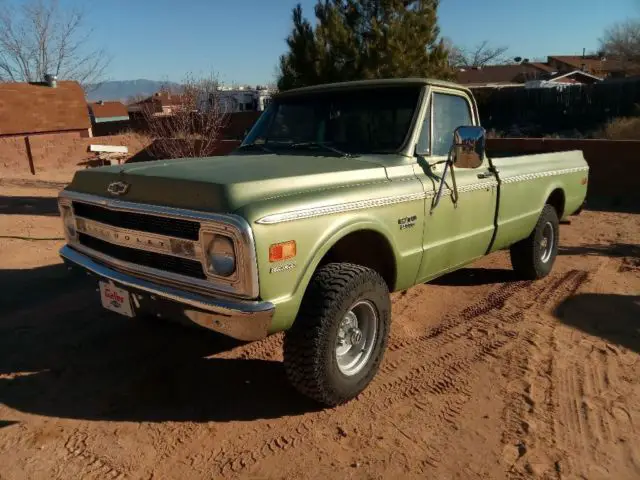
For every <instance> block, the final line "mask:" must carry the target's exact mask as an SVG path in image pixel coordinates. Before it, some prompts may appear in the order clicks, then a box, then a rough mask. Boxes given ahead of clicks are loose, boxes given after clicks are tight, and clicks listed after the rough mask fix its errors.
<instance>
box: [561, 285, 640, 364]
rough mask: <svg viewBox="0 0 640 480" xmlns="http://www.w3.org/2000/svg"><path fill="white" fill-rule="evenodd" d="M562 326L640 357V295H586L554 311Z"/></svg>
mask: <svg viewBox="0 0 640 480" xmlns="http://www.w3.org/2000/svg"><path fill="white" fill-rule="evenodd" d="M554 315H555V316H556V317H557V318H558V319H560V320H561V321H562V322H563V323H565V324H567V325H570V326H572V327H575V328H578V329H580V330H582V331H583V332H586V333H588V334H589V335H594V336H597V337H600V338H602V339H604V340H607V341H609V342H611V343H615V344H618V345H620V346H623V347H625V348H628V349H630V350H632V351H634V352H636V353H640V295H616V294H598V293H584V294H579V295H575V296H573V297H569V298H567V299H566V300H565V301H564V302H562V303H561V304H560V305H558V307H556V309H555V310H554Z"/></svg>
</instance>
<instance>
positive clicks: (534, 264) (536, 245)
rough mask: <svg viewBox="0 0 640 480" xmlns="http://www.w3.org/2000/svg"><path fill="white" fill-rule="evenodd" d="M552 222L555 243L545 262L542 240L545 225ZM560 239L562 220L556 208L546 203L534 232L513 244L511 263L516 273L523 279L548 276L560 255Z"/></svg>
mask: <svg viewBox="0 0 640 480" xmlns="http://www.w3.org/2000/svg"><path fill="white" fill-rule="evenodd" d="M547 223H550V224H551V226H552V229H553V244H552V250H551V255H550V257H549V259H548V260H547V261H546V262H545V261H543V260H542V248H541V245H540V241H541V240H542V236H543V231H544V228H545V225H546V224H547ZM559 240H560V222H559V220H558V214H557V213H556V209H555V208H553V207H552V206H551V205H545V206H544V208H543V209H542V213H541V214H540V217H539V218H538V222H537V223H536V226H535V228H534V229H533V232H531V235H529V236H528V237H527V238H525V239H524V240H520V241H519V242H518V243H514V244H513V245H512V246H511V249H510V252H511V265H512V266H513V269H514V270H515V272H516V274H517V275H518V276H519V277H520V278H523V279H527V280H537V279H539V278H543V277H546V276H547V275H548V274H549V272H551V269H552V268H553V264H554V262H555V260H556V256H557V255H558V242H559Z"/></svg>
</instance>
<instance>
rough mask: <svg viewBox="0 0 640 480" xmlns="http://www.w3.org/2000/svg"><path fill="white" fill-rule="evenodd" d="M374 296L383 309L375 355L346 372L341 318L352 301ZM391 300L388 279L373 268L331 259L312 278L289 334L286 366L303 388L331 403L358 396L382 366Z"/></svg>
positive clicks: (379, 310) (376, 305) (375, 303)
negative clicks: (339, 345) (339, 350)
mask: <svg viewBox="0 0 640 480" xmlns="http://www.w3.org/2000/svg"><path fill="white" fill-rule="evenodd" d="M359 300H368V301H369V302H370V303H371V304H373V306H374V308H375V309H376V310H377V314H378V328H377V335H376V338H375V341H374V346H373V350H372V352H371V355H370V357H369V359H368V361H367V362H366V364H364V366H363V367H362V369H361V370H360V371H359V372H357V373H355V374H354V375H351V376H347V375H344V374H343V373H342V372H341V371H340V369H339V367H338V364H337V360H336V355H335V345H336V338H337V335H338V329H339V325H340V322H341V321H342V319H343V318H344V316H345V314H346V313H347V312H348V311H349V309H350V308H351V306H352V305H354V303H356V302H357V301H359ZM390 325H391V301H390V298H389V290H388V288H387V284H386V283H385V281H384V280H383V279H382V277H381V276H380V275H379V274H378V273H377V272H376V271H374V270H371V269H370V268H366V267H362V266H360V265H354V264H350V263H330V264H327V265H325V266H323V267H321V268H319V269H318V270H317V271H316V272H315V274H314V275H313V278H312V279H311V281H310V283H309V286H308V288H307V291H306V293H305V296H304V298H303V300H302V305H301V306H300V311H299V313H298V316H297V318H296V320H295V322H294V324H293V326H292V327H291V329H289V330H288V331H287V332H286V333H285V337H284V367H285V371H286V373H287V377H288V378H289V381H290V382H291V384H292V385H293V386H294V387H295V388H296V389H297V390H298V391H299V392H301V393H302V394H304V395H306V396H308V397H311V398H312V399H314V400H316V401H318V402H320V403H323V404H325V405H328V406H335V405H339V404H341V403H345V402H347V401H348V400H351V399H352V398H354V397H356V396H357V395H358V394H359V393H360V392H362V391H363V390H364V389H365V388H366V387H367V385H368V384H369V383H370V382H371V380H372V379H373V377H374V376H375V375H376V373H377V372H378V369H379V367H380V362H381V361H382V357H383V355H384V351H385V350H386V347H387V340H388V336H389V328H390Z"/></svg>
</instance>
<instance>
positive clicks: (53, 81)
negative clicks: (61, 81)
mask: <svg viewBox="0 0 640 480" xmlns="http://www.w3.org/2000/svg"><path fill="white" fill-rule="evenodd" d="M44 81H45V83H46V84H47V86H49V87H51V88H56V87H57V86H58V77H56V76H55V75H52V74H51V73H45V74H44Z"/></svg>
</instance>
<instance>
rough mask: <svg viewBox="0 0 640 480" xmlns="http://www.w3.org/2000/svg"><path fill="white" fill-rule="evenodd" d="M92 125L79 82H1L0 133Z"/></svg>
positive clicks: (59, 129) (39, 131)
mask: <svg viewBox="0 0 640 480" xmlns="http://www.w3.org/2000/svg"><path fill="white" fill-rule="evenodd" d="M89 128H91V121H90V120H89V112H88V111H87V102H86V100H85V97H84V91H83V90H82V87H81V86H80V85H79V84H78V83H77V82H69V81H59V82H57V87H55V88H54V87H49V86H47V85H46V84H44V83H42V84H41V83H0V135H20V134H29V133H44V132H58V131H65V130H85V129H89Z"/></svg>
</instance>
